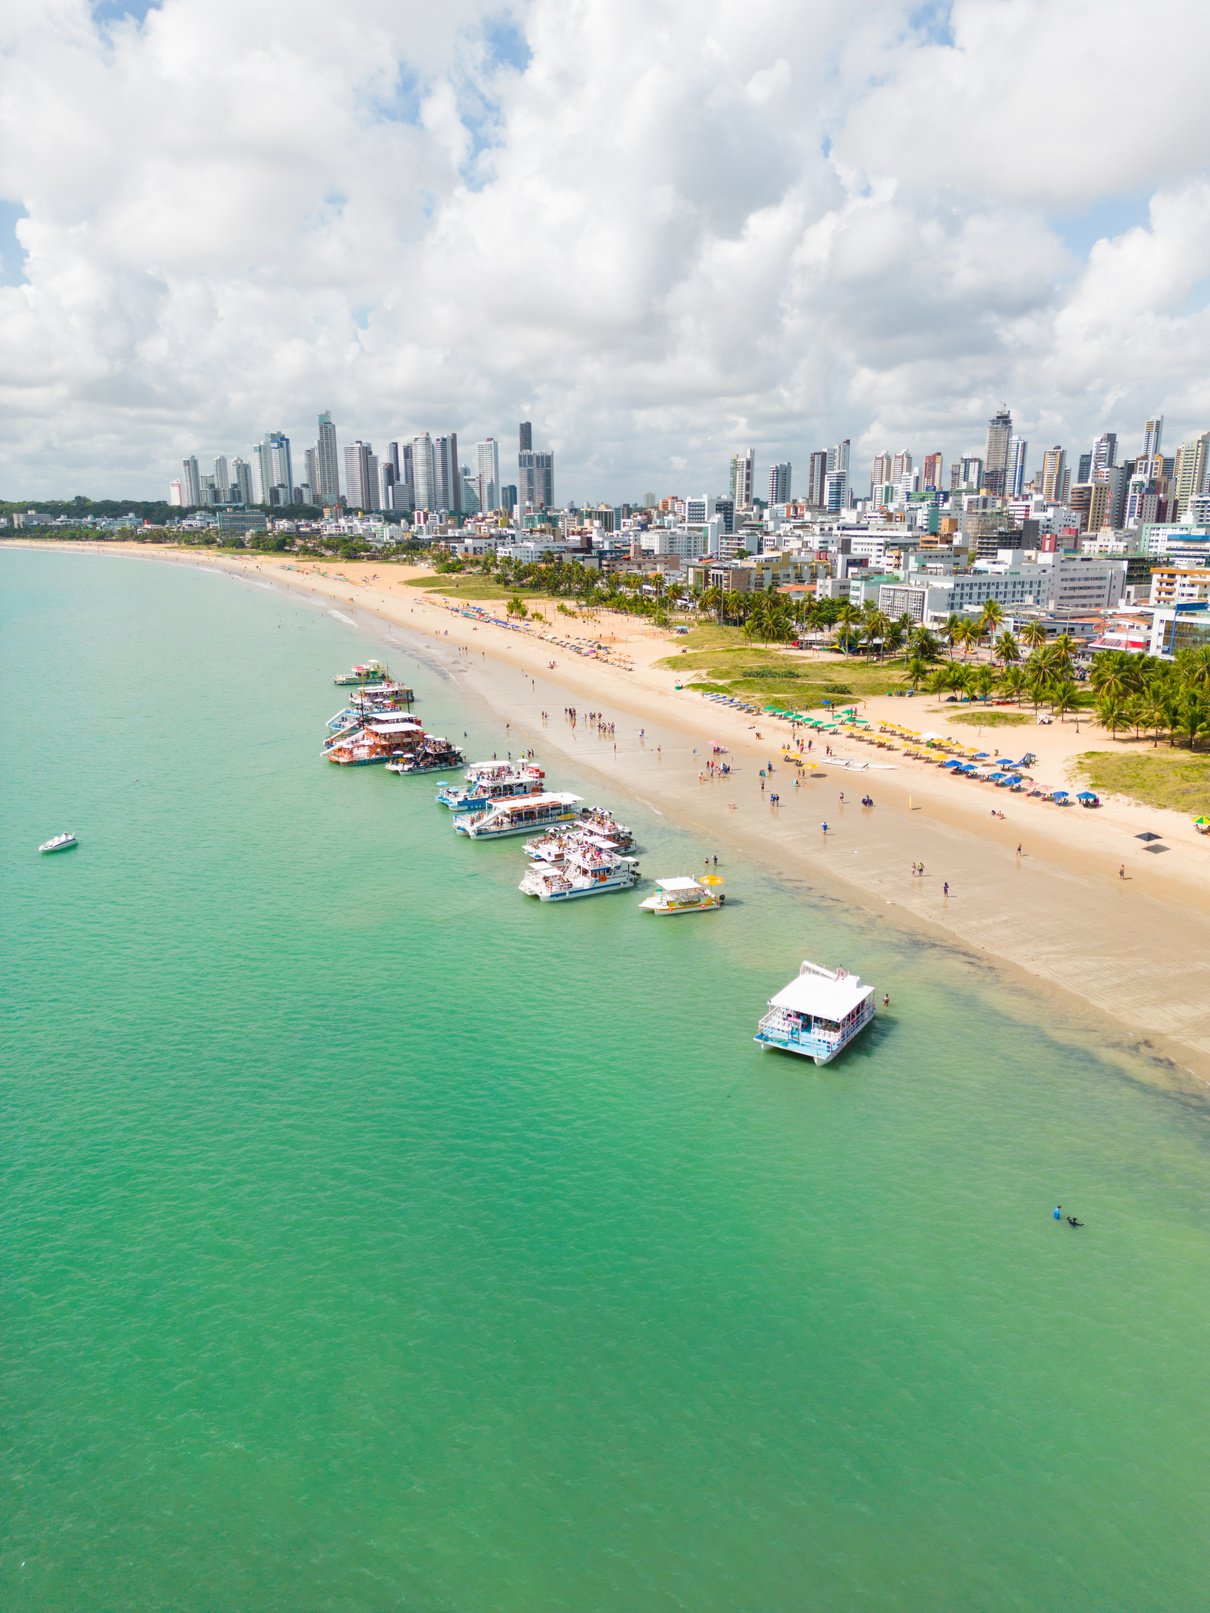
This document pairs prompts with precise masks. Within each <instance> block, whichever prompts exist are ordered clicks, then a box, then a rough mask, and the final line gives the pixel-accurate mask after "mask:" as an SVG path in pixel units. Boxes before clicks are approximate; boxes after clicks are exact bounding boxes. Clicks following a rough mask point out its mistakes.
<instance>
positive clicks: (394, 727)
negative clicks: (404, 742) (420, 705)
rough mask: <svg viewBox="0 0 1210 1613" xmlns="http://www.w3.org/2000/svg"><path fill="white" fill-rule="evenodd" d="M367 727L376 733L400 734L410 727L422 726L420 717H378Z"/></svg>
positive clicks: (368, 723)
mask: <svg viewBox="0 0 1210 1613" xmlns="http://www.w3.org/2000/svg"><path fill="white" fill-rule="evenodd" d="M366 727H367V728H369V729H372V730H373V732H374V733H376V734H398V733H404V732H406V731H407V730H408V729H416V728H422V724H421V722H420V719H419V717H376V718H375V719H374V721H373V722H367V723H366Z"/></svg>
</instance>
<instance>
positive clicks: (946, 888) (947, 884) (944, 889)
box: [941, 879, 950, 902]
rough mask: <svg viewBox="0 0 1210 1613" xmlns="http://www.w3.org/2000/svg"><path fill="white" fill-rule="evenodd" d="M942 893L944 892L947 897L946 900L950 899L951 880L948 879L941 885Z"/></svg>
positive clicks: (943, 894)
mask: <svg viewBox="0 0 1210 1613" xmlns="http://www.w3.org/2000/svg"><path fill="white" fill-rule="evenodd" d="M941 894H942V896H944V897H945V899H946V901H947V902H948V901H949V899H950V882H949V880H948V879H947V880H946V881H945V883H944V884H943V885H942V887H941Z"/></svg>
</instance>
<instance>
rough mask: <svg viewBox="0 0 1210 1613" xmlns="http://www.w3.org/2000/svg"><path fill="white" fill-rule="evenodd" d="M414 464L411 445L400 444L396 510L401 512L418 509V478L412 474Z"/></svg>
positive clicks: (408, 443) (406, 443) (407, 443)
mask: <svg viewBox="0 0 1210 1613" xmlns="http://www.w3.org/2000/svg"><path fill="white" fill-rule="evenodd" d="M412 463H413V461H412V445H411V443H410V442H404V443H400V445H399V481H398V483H397V484H396V488H395V499H396V508H397V509H400V510H414V509H415V508H416V478H415V476H414V475H413V472H412Z"/></svg>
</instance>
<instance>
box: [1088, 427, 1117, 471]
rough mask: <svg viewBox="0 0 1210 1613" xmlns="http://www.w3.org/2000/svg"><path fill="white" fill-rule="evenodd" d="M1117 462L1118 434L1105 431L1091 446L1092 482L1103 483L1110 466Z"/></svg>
mask: <svg viewBox="0 0 1210 1613" xmlns="http://www.w3.org/2000/svg"><path fill="white" fill-rule="evenodd" d="M1117 462H1118V434H1117V432H1116V431H1106V432H1105V433H1103V435H1102V436H1100V437H1098V438H1097V440H1096V442H1094V443H1093V445H1092V480H1093V481H1094V482H1103V481H1105V480H1106V478H1107V472H1108V470H1109V467H1110V466H1111V465H1116V464H1117Z"/></svg>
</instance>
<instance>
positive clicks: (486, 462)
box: [475, 437, 500, 510]
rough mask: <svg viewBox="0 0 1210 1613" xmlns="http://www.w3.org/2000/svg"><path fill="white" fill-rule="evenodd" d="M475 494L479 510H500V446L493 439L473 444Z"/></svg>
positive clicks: (489, 438)
mask: <svg viewBox="0 0 1210 1613" xmlns="http://www.w3.org/2000/svg"><path fill="white" fill-rule="evenodd" d="M475 492H476V494H477V496H478V499H479V508H480V509H481V510H498V509H499V508H500V445H499V443H498V442H497V441H496V439H495V438H494V437H488V438H486V439H485V440H484V441H483V442H478V443H476V444H475Z"/></svg>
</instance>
